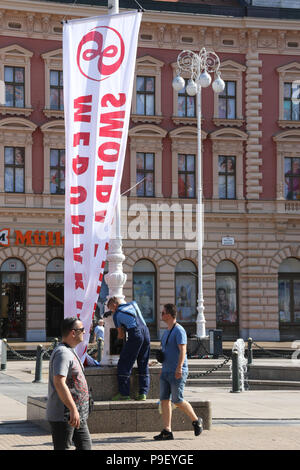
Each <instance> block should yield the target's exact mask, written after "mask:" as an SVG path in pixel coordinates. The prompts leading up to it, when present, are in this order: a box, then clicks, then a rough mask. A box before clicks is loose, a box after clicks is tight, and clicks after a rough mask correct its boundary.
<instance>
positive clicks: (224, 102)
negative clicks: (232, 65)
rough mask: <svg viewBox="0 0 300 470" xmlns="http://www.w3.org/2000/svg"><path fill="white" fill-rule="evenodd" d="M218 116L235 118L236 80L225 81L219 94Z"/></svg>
mask: <svg viewBox="0 0 300 470" xmlns="http://www.w3.org/2000/svg"><path fill="white" fill-rule="evenodd" d="M219 118H220V119H236V82H234V81H225V89H224V91H223V92H222V93H220V94H219Z"/></svg>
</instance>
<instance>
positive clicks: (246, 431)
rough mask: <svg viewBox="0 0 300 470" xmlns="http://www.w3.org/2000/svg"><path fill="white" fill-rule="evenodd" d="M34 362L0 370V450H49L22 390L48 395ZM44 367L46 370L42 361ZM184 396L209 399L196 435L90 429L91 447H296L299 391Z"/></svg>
mask: <svg viewBox="0 0 300 470" xmlns="http://www.w3.org/2000/svg"><path fill="white" fill-rule="evenodd" d="M256 361H257V360H256ZM256 361H255V362H256ZM207 364H208V365H209V363H207ZM286 364H288V362H287V363H286ZM34 367H35V364H34V362H32V361H15V362H14V361H9V362H8V363H7V370H6V371H1V372H0V450H51V449H52V442H51V437H50V435H49V434H47V433H45V431H43V430H42V429H41V428H39V427H37V426H35V425H33V424H32V423H29V422H27V421H26V409H27V408H26V401H27V395H32V396H33V395H35V396H45V395H46V394H47V377H46V376H45V383H43V384H34V383H32V381H33V380H34V375H33V371H34ZM44 367H45V371H46V370H47V367H48V363H47V362H45V366H44ZM189 397H190V398H191V397H193V398H198V399H201V400H210V401H211V403H212V415H213V423H212V428H211V430H210V431H204V432H203V433H202V435H201V436H200V437H199V438H195V437H194V435H193V431H192V430H191V431H180V432H176V433H175V440H174V441H168V442H164V443H161V442H155V441H153V434H155V433H146V432H139V433H136V432H135V433H120V434H119V435H118V434H113V435H112V434H93V435H92V441H93V449H95V450H106V451H109V452H112V453H113V452H117V451H121V450H126V451H133V452H134V451H139V450H147V451H151V452H154V453H159V452H160V451H163V450H173V451H177V452H180V451H182V452H186V451H189V450H191V451H192V450H194V451H197V450H246V449H252V450H254V449H256V450H261V449H263V450H299V449H300V407H299V401H300V400H299V399H300V392H298V391H281V390H274V391H273V390H268V391H260V390H255V391H251V390H250V391H246V392H243V393H230V389H219V388H206V387H204V388H198V387H186V398H187V400H188V399H189ZM175 413H176V411H175ZM161 429H162V423H161V417H160V415H159V414H158V413H157V432H158V433H159V432H160V430H161Z"/></svg>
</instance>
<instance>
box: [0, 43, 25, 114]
mask: <svg viewBox="0 0 300 470" xmlns="http://www.w3.org/2000/svg"><path fill="white" fill-rule="evenodd" d="M32 56H33V52H31V51H29V50H28V49H25V48H24V47H21V46H19V45H17V44H12V45H10V46H6V47H2V48H1V49H0V114H13V115H17V116H22V115H23V116H29V115H30V114H31V113H32V111H33V109H32V106H31V74H30V59H31V57H32ZM5 67H23V68H24V72H25V77H24V80H25V86H24V94H25V96H24V105H25V106H24V108H19V107H12V106H6V105H5V81H4V70H5Z"/></svg>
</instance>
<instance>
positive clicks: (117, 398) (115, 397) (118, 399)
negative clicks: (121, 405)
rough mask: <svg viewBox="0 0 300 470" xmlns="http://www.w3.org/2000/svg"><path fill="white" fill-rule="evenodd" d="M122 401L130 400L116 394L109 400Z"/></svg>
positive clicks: (125, 396)
mask: <svg viewBox="0 0 300 470" xmlns="http://www.w3.org/2000/svg"><path fill="white" fill-rule="evenodd" d="M124 400H130V397H129V396H128V395H121V393H117V395H115V396H114V397H112V399H111V401H124Z"/></svg>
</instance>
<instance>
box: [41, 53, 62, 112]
mask: <svg viewBox="0 0 300 470" xmlns="http://www.w3.org/2000/svg"><path fill="white" fill-rule="evenodd" d="M42 58H43V59H44V62H45V109H44V110H43V112H44V114H45V116H47V117H48V118H63V117H64V111H63V110H61V109H50V71H51V70H57V71H59V72H62V70H63V51H62V49H56V50H54V51H50V52H46V54H42Z"/></svg>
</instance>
